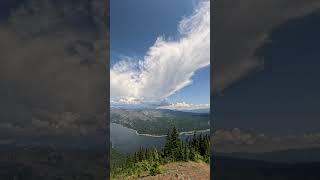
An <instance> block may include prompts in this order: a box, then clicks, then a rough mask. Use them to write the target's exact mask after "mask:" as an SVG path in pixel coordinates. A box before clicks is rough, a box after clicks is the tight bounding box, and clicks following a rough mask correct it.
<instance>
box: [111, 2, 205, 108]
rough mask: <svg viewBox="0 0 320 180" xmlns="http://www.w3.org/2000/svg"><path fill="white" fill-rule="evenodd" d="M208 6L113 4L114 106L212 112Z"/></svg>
mask: <svg viewBox="0 0 320 180" xmlns="http://www.w3.org/2000/svg"><path fill="white" fill-rule="evenodd" d="M209 7H210V5H209V2H208V1H202V0H190V1H185V0H176V1H169V0H165V1H149V0H139V1H130V0H123V1H116V0H112V1H111V2H110V18H111V19H110V56H111V67H110V83H111V84H110V88H111V89H110V91H111V104H112V105H125V106H126V105H128V106H139V105H141V104H144V105H147V106H148V105H150V104H152V105H153V106H156V108H167V109H181V110H182V109H188V110H190V109H201V108H209V103H210V102H209V101H210V16H209V13H210V12H209Z"/></svg>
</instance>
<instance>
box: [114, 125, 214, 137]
mask: <svg viewBox="0 0 320 180" xmlns="http://www.w3.org/2000/svg"><path fill="white" fill-rule="evenodd" d="M114 124H118V123H114ZM118 125H120V126H123V127H125V128H128V129H130V130H132V131H134V132H135V133H136V135H138V136H146V137H155V138H163V137H166V136H167V135H155V134H144V133H141V134H140V133H139V132H138V130H135V129H132V128H129V127H126V126H124V125H122V124H118ZM209 131H210V129H203V130H196V131H185V132H180V133H179V135H187V136H190V135H193V133H194V132H196V133H202V132H209Z"/></svg>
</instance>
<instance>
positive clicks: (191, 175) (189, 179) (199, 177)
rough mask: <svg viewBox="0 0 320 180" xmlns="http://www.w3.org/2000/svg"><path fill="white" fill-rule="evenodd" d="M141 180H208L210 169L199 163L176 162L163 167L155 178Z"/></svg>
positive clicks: (149, 177) (142, 179) (206, 165)
mask: <svg viewBox="0 0 320 180" xmlns="http://www.w3.org/2000/svg"><path fill="white" fill-rule="evenodd" d="M139 179H141V180H149V179H150V180H210V167H209V165H208V164H206V163H203V162H200V163H196V162H176V163H170V164H167V165H164V166H163V167H162V173H161V174H158V175H157V176H148V177H143V178H139Z"/></svg>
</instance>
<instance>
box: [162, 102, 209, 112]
mask: <svg viewBox="0 0 320 180" xmlns="http://www.w3.org/2000/svg"><path fill="white" fill-rule="evenodd" d="M209 108H210V104H192V103H186V102H177V103H172V104H170V105H167V106H160V107H158V109H171V110H180V111H188V110H199V109H209Z"/></svg>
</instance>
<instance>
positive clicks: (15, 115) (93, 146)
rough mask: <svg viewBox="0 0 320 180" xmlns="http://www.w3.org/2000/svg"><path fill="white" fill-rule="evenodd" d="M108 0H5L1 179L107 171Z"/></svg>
mask: <svg viewBox="0 0 320 180" xmlns="http://www.w3.org/2000/svg"><path fill="white" fill-rule="evenodd" d="M107 4H108V2H105V1H100V0H77V1H74V0H72V1H64V0H19V1H18V0H15V1H12V0H6V1H1V3H0V12H1V13H0V38H1V42H0V99H1V101H0V157H1V158H0V159H1V160H0V166H1V169H2V170H3V171H1V172H0V179H13V178H14V177H15V178H18V179H23V180H28V179H50V180H51V179H106V175H107V174H108V173H107V171H106V167H107V158H108V156H107V154H108V151H109V149H108V148H106V145H107V142H108V141H107V139H108V138H109V136H108V126H109V123H108V122H107V117H106V115H107V114H106V109H107V106H106V105H107V98H108V94H107V90H106V89H107V82H108V81H107V78H108V76H107V67H106V63H107V60H108V59H107V57H108V52H107V51H106V49H107V48H108V42H107V39H108V32H107V29H108V27H107V26H108V24H107V19H108V18H107V11H106V10H107V8H108V7H107Z"/></svg>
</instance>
